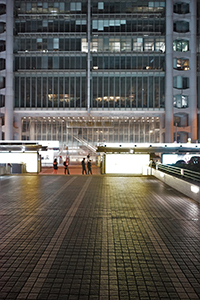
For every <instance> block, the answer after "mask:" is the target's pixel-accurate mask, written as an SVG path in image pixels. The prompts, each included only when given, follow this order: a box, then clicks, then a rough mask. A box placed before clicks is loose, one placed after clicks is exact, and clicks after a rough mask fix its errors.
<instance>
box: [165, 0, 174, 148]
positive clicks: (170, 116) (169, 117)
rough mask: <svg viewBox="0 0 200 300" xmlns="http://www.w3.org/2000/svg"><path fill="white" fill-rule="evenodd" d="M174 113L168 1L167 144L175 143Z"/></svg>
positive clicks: (170, 1) (168, 6)
mask: <svg viewBox="0 0 200 300" xmlns="http://www.w3.org/2000/svg"><path fill="white" fill-rule="evenodd" d="M173 129H174V113H173V0H167V1H166V72H165V142H166V143H172V142H173V141H174V133H173V131H174V130H173Z"/></svg>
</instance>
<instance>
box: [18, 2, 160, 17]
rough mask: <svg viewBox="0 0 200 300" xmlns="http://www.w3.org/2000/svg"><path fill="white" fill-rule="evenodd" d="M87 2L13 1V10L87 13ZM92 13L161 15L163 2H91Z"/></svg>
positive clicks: (23, 12) (19, 11) (19, 12)
mask: <svg viewBox="0 0 200 300" xmlns="http://www.w3.org/2000/svg"><path fill="white" fill-rule="evenodd" d="M87 5H88V4H87V1H79V2H78V1H77V2H75V1H65V2H64V1H60V2H59V1H56V2H47V1H46V2H37V1H31V2H30V1H27V2H24V1H23V2H22V1H15V8H16V11H17V13H18V14H58V13H61V14H68V13H76V14H78V13H87ZM91 10H92V12H93V13H98V14H101V13H103V14H105V13H106V14H107V13H138V12H140V13H142V12H143V13H158V12H159V13H163V12H164V11H165V1H144V2H140V3H139V4H138V2H137V1H136V2H135V1H134V2H133V1H113V2H112V1H98V2H97V1H91Z"/></svg>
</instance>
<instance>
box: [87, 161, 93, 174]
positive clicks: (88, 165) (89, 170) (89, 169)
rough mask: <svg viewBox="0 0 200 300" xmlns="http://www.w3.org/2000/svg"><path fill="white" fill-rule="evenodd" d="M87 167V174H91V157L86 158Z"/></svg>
mask: <svg viewBox="0 0 200 300" xmlns="http://www.w3.org/2000/svg"><path fill="white" fill-rule="evenodd" d="M87 169H88V175H89V173H90V174H91V175H92V163H91V159H90V160H88V162H87Z"/></svg>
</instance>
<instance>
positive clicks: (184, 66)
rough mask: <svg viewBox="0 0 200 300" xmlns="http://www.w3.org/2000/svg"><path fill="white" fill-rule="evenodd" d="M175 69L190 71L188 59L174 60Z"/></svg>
mask: <svg viewBox="0 0 200 300" xmlns="http://www.w3.org/2000/svg"><path fill="white" fill-rule="evenodd" d="M174 69H176V70H184V71H187V70H189V59H187V58H174Z"/></svg>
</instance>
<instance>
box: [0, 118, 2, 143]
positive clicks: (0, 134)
mask: <svg viewBox="0 0 200 300" xmlns="http://www.w3.org/2000/svg"><path fill="white" fill-rule="evenodd" d="M1 140H2V118H1V117H0V141H1Z"/></svg>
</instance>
